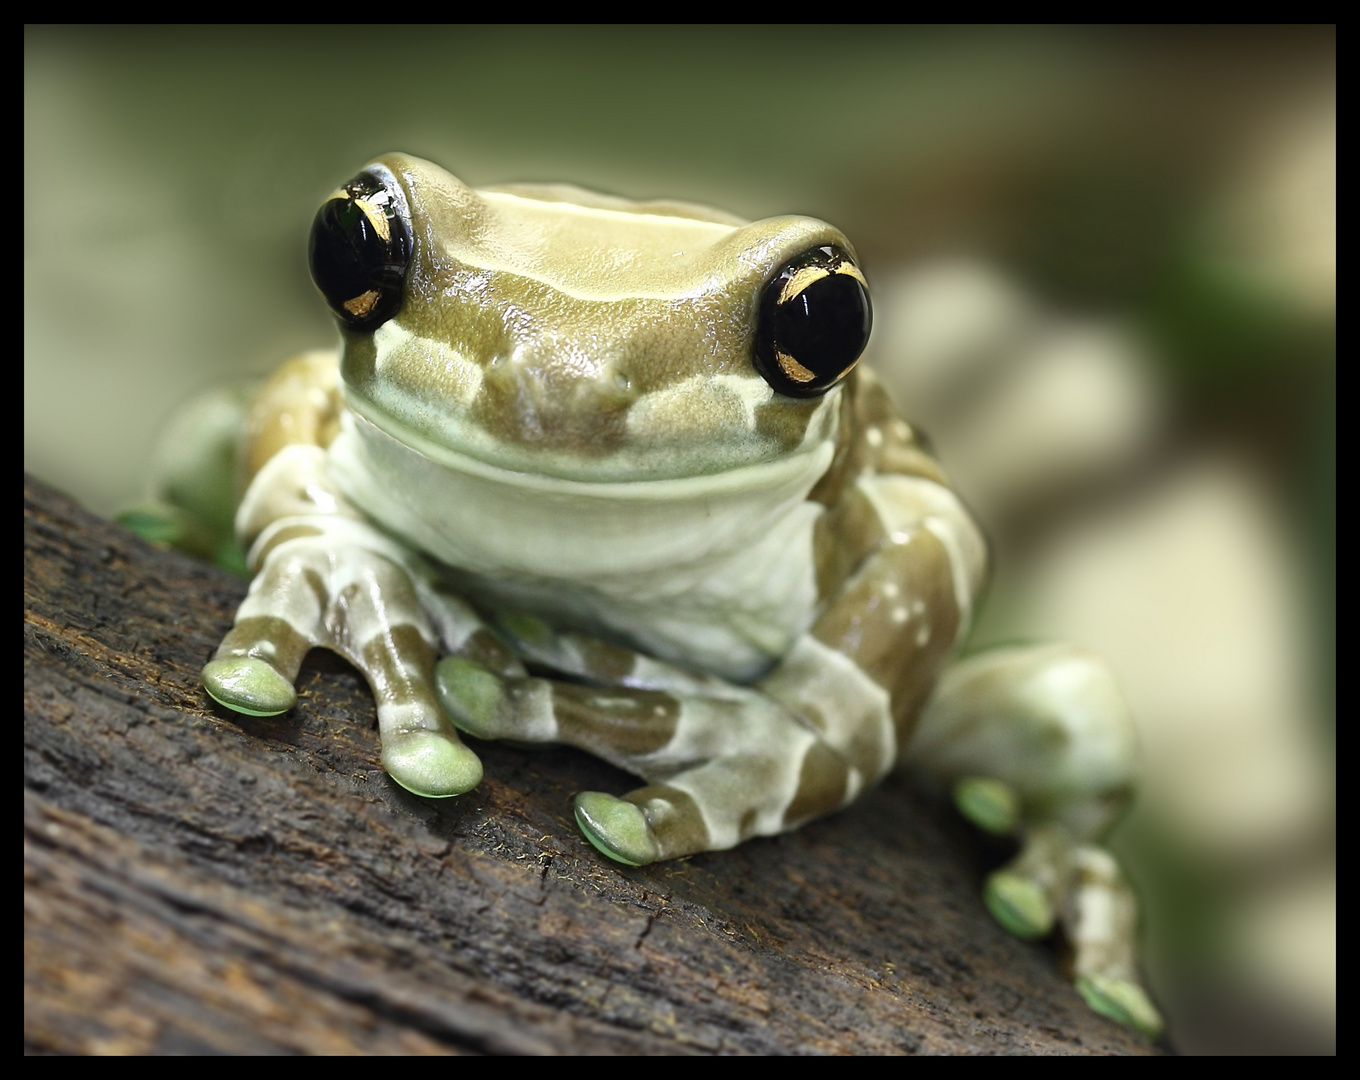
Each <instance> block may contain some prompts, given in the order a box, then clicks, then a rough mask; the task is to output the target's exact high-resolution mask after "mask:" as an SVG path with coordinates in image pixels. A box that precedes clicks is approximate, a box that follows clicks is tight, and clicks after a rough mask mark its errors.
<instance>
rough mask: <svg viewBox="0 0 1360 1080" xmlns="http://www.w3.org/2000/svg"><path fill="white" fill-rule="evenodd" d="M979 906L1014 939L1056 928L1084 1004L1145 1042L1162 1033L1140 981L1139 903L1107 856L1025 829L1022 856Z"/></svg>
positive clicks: (1047, 828)
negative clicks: (1136, 1032)
mask: <svg viewBox="0 0 1360 1080" xmlns="http://www.w3.org/2000/svg"><path fill="white" fill-rule="evenodd" d="M983 899H984V901H985V902H986V904H987V908H988V910H989V911H991V913H992V915H993V917H994V918H995V919H996V921H997V922H999V923H1000V924H1001V925H1002V926H1004V927H1005V928H1006V929H1007V930H1009V931H1010V932H1011V933H1013V934H1015V935H1016V936H1017V937H1021V938H1026V939H1036V938H1042V937H1046V936H1047V935H1048V934H1049V933H1050V932H1051V931H1052V930H1053V928H1054V927H1055V926H1061V927H1062V930H1063V934H1064V936H1065V937H1066V938H1067V941H1068V943H1069V944H1070V945H1071V946H1072V949H1073V965H1072V966H1073V975H1074V980H1075V982H1076V988H1077V990H1078V992H1079V993H1080V994H1081V996H1082V997H1083V998H1084V999H1085V1000H1086V1003H1087V1004H1088V1005H1090V1006H1091V1008H1093V1009H1094V1010H1095V1011H1096V1012H1098V1013H1101V1014H1102V1015H1104V1016H1108V1017H1111V1018H1112V1019H1114V1020H1118V1021H1119V1022H1120V1023H1124V1024H1128V1025H1130V1026H1131V1027H1134V1028H1137V1029H1138V1030H1139V1031H1141V1032H1142V1033H1143V1034H1145V1035H1147V1036H1148V1037H1149V1038H1153V1039H1155V1038H1157V1036H1158V1035H1160V1034H1161V1030H1162V1018H1161V1015H1160V1013H1158V1011H1157V1008H1156V1006H1154V1005H1153V1004H1152V1001H1151V999H1150V998H1149V997H1148V995H1147V992H1146V991H1145V990H1144V989H1143V987H1142V985H1141V984H1140V983H1139V981H1138V975H1137V965H1136V962H1135V957H1136V938H1137V922H1138V915H1137V902H1136V900H1135V898H1134V895H1133V891H1132V889H1130V887H1129V884H1128V882H1127V881H1126V880H1125V879H1124V875H1123V874H1122V873H1121V871H1120V869H1119V864H1118V862H1117V861H1116V860H1115V858H1114V857H1113V856H1112V855H1110V853H1109V852H1107V851H1105V850H1104V849H1103V848H1100V847H1097V846H1096V845H1094V844H1083V843H1076V842H1074V841H1073V839H1072V833H1071V831H1070V830H1069V829H1068V828H1067V827H1065V826H1063V825H1060V824H1055V823H1048V824H1044V825H1032V826H1029V827H1028V828H1026V829H1025V830H1024V840H1023V843H1022V846H1021V849H1020V853H1019V854H1018V855H1017V856H1016V857H1015V858H1014V859H1013V860H1012V861H1011V862H1010V863H1009V864H1007V865H1006V866H1004V867H1003V868H1002V869H1000V870H997V871H996V872H995V873H993V874H992V875H991V876H990V877H988V879H987V883H986V885H985V886H984V888H983Z"/></svg>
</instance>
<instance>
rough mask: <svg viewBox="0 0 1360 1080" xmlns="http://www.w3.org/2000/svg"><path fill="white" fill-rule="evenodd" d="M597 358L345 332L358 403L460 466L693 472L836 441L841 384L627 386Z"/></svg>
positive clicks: (599, 474)
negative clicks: (467, 354)
mask: <svg viewBox="0 0 1360 1080" xmlns="http://www.w3.org/2000/svg"><path fill="white" fill-rule="evenodd" d="M596 366H597V367H598V369H599V370H595V371H591V372H589V373H588V374H586V375H578V376H576V377H575V378H571V377H567V376H563V375H562V373H561V372H560V371H558V370H556V369H554V368H550V367H549V362H548V361H545V360H542V359H539V360H535V361H533V362H523V363H515V362H510V363H506V364H497V365H488V366H486V367H483V366H480V365H477V364H473V363H471V362H470V361H468V360H466V359H465V358H463V357H462V356H460V355H459V354H458V353H457V352H456V351H455V350H453V349H451V348H449V347H447V346H441V345H439V344H438V343H437V342H434V341H431V340H430V339H427V338H424V337H420V336H418V335H415V334H413V333H411V332H410V331H408V330H405V329H403V328H402V327H401V326H400V325H398V324H397V323H395V322H394V323H389V324H386V325H384V326H382V327H380V328H379V329H378V330H377V331H376V333H375V334H373V335H368V336H365V337H358V336H351V335H346V340H345V348H344V351H343V355H342V359H341V373H342V376H343V379H344V383H345V391H346V398H347V401H348V403H349V405H350V408H351V409H352V410H353V411H354V412H355V413H356V414H358V415H360V416H362V417H364V418H365V419H366V420H368V421H369V422H370V423H371V424H373V425H375V426H376V427H377V428H379V429H381V430H382V431H385V432H387V433H388V434H389V435H391V436H392V437H393V438H395V439H397V440H399V441H400V442H402V443H405V444H406V445H407V446H410V447H412V448H419V450H420V452H421V453H422V454H424V455H426V456H427V457H430V458H431V459H433V460H436V461H440V462H442V463H445V464H447V465H448V466H449V467H450V468H458V469H466V468H468V467H471V466H469V465H468V464H467V462H469V461H471V462H475V463H480V464H482V465H486V466H491V467H494V468H498V469H501V470H506V471H510V472H517V473H523V474H527V475H528V476H530V477H542V478H555V479H558V480H571V481H578V482H584V483H603V484H620V483H638V482H647V481H662V480H681V479H685V478H688V477H711V476H716V475H720V474H723V473H727V472H733V471H740V470H743V469H746V468H749V467H752V466H757V465H762V464H766V463H773V462H775V461H778V460H781V459H799V458H806V457H807V456H808V455H810V454H811V453H812V452H813V451H814V450H815V449H816V448H817V447H818V446H820V445H822V444H824V443H832V442H834V440H835V438H836V431H837V422H838V414H839V412H840V409H839V401H840V396H841V395H840V391H839V388H837V389H836V390H833V391H831V392H830V393H828V394H827V395H825V396H824V397H822V398H819V399H814V400H809V399H794V398H787V397H783V396H781V395H778V394H775V393H774V392H773V391H772V390H771V388H770V386H769V385H768V384H767V383H766V382H765V381H764V380H763V379H762V378H761V377H760V376H759V375H757V374H756V373H755V371H754V370H751V371H749V372H744V373H742V372H738V373H724V372H719V373H716V374H714V373H703V374H695V375H690V376H686V377H683V378H675V379H674V380H673V381H670V382H668V383H664V384H662V385H659V386H657V387H656V388H654V389H651V390H649V391H647V392H623V391H620V390H619V389H617V386H616V381H615V380H614V379H613V378H611V377H610V375H609V372H610V369H609V368H608V367H607V366H606V365H596ZM696 366H698V365H696ZM507 368H508V369H510V370H508V371H507V370H506V369H507ZM545 371H546V374H545Z"/></svg>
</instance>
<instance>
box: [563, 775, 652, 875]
mask: <svg viewBox="0 0 1360 1080" xmlns="http://www.w3.org/2000/svg"><path fill="white" fill-rule="evenodd" d="M576 824H577V825H579V826H580V827H581V832H583V833H584V834H585V838H586V839H587V840H589V841H590V842H591V843H592V844H594V845H595V847H596V848H598V849H599V850H600V852H601V853H603V854H605V855H608V856H609V857H610V858H611V859H614V860H615V861H616V862H621V863H627V864H628V865H629V866H645V865H646V864H647V863H652V862H656V859H657V856H658V855H659V854H660V851H659V850H658V848H657V843H656V839H655V837H653V836H652V830H651V827H650V826H649V825H648V824H647V816H646V815H645V814H644V813H643V812H642V808H641V807H639V806H635V805H634V804H633V803H630V802H625V801H624V800H623V799H616V798H614V796H613V795H605V794H603V793H602V792H599V791H583V792H581V794H579V795H577V796H576Z"/></svg>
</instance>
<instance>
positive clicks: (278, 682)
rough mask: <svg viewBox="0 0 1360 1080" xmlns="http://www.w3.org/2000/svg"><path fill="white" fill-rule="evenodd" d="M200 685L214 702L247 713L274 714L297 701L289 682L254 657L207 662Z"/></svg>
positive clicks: (248, 714)
mask: <svg viewBox="0 0 1360 1080" xmlns="http://www.w3.org/2000/svg"><path fill="white" fill-rule="evenodd" d="M203 688H204V689H205V690H207V691H208V694H209V695H210V696H211V697H212V699H213V700H214V701H217V702H219V703H220V704H222V705H225V706H226V707H227V708H228V709H234V710H235V711H236V712H239V713H245V714H246V715H247V716H277V715H278V714H279V713H283V712H287V711H288V710H289V709H291V708H292V707H293V706H294V705H295V704H296V703H297V691H296V690H294V689H293V684H292V682H291V681H290V680H289V679H288V678H286V677H285V676H284V675H282V674H280V673H279V671H278V670H277V669H276V668H275V667H274V666H273V665H272V664H270V663H268V662H267V661H265V660H261V659H260V658H259V657H257V656H231V657H226V658H224V659H221V660H212V661H210V662H209V663H208V664H206V665H205V666H204V668H203Z"/></svg>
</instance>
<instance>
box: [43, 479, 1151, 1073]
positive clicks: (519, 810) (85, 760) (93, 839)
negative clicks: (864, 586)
mask: <svg viewBox="0 0 1360 1080" xmlns="http://www.w3.org/2000/svg"><path fill="white" fill-rule="evenodd" d="M24 496H25V503H24V781H25V802H24V830H25V831H24V875H25V876H24V955H25V962H24V1039H25V1049H26V1050H28V1051H29V1052H37V1053H78V1054H95V1053H184V1052H189V1053H203V1052H225V1053H233V1054H244V1053H317V1054H334V1053H400V1054H426V1053H428V1054H449V1053H477V1052H481V1053H488V1052H489V1053H515V1054H537V1053H545V1054H546V1053H610V1054H622V1053H628V1054H634V1053H660V1054H678V1053H751V1054H775V1053H842V1054H848V1053H856V1054H889V1053H1143V1052H1149V1051H1150V1049H1151V1048H1149V1047H1148V1046H1146V1045H1145V1044H1144V1043H1143V1042H1142V1041H1140V1040H1139V1039H1138V1037H1137V1036H1135V1035H1134V1034H1132V1033H1131V1032H1129V1031H1127V1030H1125V1029H1124V1028H1121V1027H1119V1026H1117V1025H1115V1024H1113V1023H1111V1022H1109V1021H1106V1020H1104V1019H1102V1018H1100V1017H1098V1016H1096V1015H1094V1014H1093V1013H1091V1012H1089V1011H1088V1010H1087V1009H1086V1008H1085V1006H1084V1005H1083V1004H1082V1002H1081V1000H1080V998H1079V997H1078V996H1077V994H1076V993H1075V992H1074V991H1073V990H1072V988H1071V987H1070V986H1069V985H1068V984H1067V983H1066V982H1065V981H1064V980H1063V979H1062V978H1061V976H1060V974H1059V972H1058V960H1057V957H1056V955H1055V953H1054V951H1053V949H1052V948H1051V947H1046V946H1044V945H1041V944H1040V945H1035V944H1026V943H1024V942H1020V941H1017V940H1015V939H1014V938H1011V937H1009V936H1008V935H1006V934H1005V933H1004V932H1002V931H1001V929H1000V928H999V927H997V926H996V925H995V924H994V923H993V922H992V920H991V919H990V918H989V916H988V915H987V913H986V911H985V910H984V908H983V906H982V903H981V901H980V899H979V890H980V886H981V882H982V878H983V876H984V873H985V872H986V871H987V870H988V869H989V868H990V867H991V866H992V865H994V864H995V862H996V861H997V860H998V858H999V857H1000V855H1001V854H1002V853H1000V852H998V851H996V850H994V849H992V848H989V847H988V846H986V845H985V844H984V843H983V842H982V841H981V840H980V839H979V838H978V837H976V836H975V835H973V834H972V833H971V832H970V831H969V830H968V829H967V828H966V827H965V826H964V825H963V824H962V823H961V822H959V821H958V820H956V819H955V817H954V816H953V815H952V813H951V812H950V810H949V809H948V808H947V807H945V806H942V805H941V804H940V802H939V800H937V799H931V798H928V797H926V796H925V795H923V794H921V793H920V792H918V791H917V790H915V789H914V787H913V785H912V784H911V783H910V781H909V780H908V779H907V778H906V777H903V776H898V777H894V778H892V779H890V780H889V781H888V782H887V783H885V784H884V785H883V786H882V787H881V788H879V789H878V790H877V791H875V792H873V793H871V794H870V795H868V796H867V797H865V798H864V799H862V800H860V801H859V802H858V803H857V804H856V805H855V806H853V807H852V808H850V809H849V810H847V811H844V812H842V813H840V814H838V815H835V816H834V817H832V818H830V819H827V820H825V821H821V822H816V823H813V824H812V825H810V826H807V827H805V828H803V829H802V830H800V831H799V832H796V833H793V834H791V835H788V836H782V837H778V838H776V839H771V840H757V841H753V842H751V843H748V844H745V845H743V846H742V847H740V848H738V849H737V850H735V851H730V852H723V853H717V854H711V855H704V856H697V857H694V858H690V859H685V860H681V861H679V862H673V863H662V864H659V865H656V866H651V867H645V868H641V869H626V868H621V867H619V866H617V865H614V864H612V863H610V862H608V861H606V860H605V859H604V858H603V857H601V856H599V855H598V854H596V853H595V852H594V850H593V849H592V848H590V846H589V845H588V844H587V843H586V842H585V841H584V839H583V838H582V837H581V836H580V834H579V833H578V832H577V829H576V826H575V823H574V822H573V820H572V812H571V797H572V795H573V793H574V792H576V791H579V790H582V789H597V790H604V791H617V792H622V791H625V790H627V789H628V788H630V787H631V786H633V784H632V782H631V780H630V778H629V777H627V776H625V775H624V774H622V773H619V772H617V771H615V770H613V769H612V768H610V767H609V766H607V765H605V764H603V763H601V762H599V761H596V760H595V759H593V758H591V757H589V756H587V755H585V754H582V753H579V752H576V751H573V750H569V749H565V748H558V749H548V750H538V751H533V750H526V749H520V748H515V747H508V746H503V745H498V744H494V743H476V744H474V745H475V746H476V749H477V750H478V752H479V753H481V755H482V757H483V760H484V762H485V765H486V779H485V781H484V782H483V784H482V786H481V787H480V788H479V789H478V790H477V791H475V792H473V793H471V794H468V795H466V796H463V797H461V798H457V799H450V800H444V801H440V802H432V801H425V800H422V799H419V798H416V797H414V796H412V795H409V794H408V793H406V792H404V791H403V790H401V789H400V788H398V787H397V786H396V785H394V784H393V783H391V782H390V781H389V780H388V779H387V777H386V775H385V774H384V773H383V771H382V770H381V768H380V767H379V766H378V738H377V733H376V730H375V727H374V720H375V711H374V706H373V702H372V699H371V697H370V696H369V694H368V692H367V689H366V687H365V685H364V684H363V681H362V679H361V678H360V677H359V675H358V674H357V672H355V671H354V670H353V669H352V668H350V667H349V666H348V665H346V664H345V663H343V662H342V661H340V660H338V659H336V658H334V657H332V656H331V655H330V654H327V653H322V652H314V653H313V654H312V655H311V657H310V658H309V660H308V662H307V664H306V665H305V666H304V669H303V672H302V675H301V677H300V679H299V700H298V705H297V707H296V708H295V709H294V710H293V711H292V712H290V713H288V714H286V715H284V716H280V717H274V718H271V719H251V718H247V717H243V716H240V715H237V714H235V713H231V712H229V711H227V710H224V709H221V708H220V707H218V706H216V705H215V704H214V703H213V702H212V701H211V700H210V699H209V698H208V697H207V695H206V694H205V693H204V692H203V690H202V688H201V686H200V685H199V680H198V673H199V669H200V668H201V666H202V664H203V663H204V662H205V661H206V660H207V659H208V658H209V657H210V656H211V654H212V652H213V650H214V648H215V646H216V644H217V642H218V640H219V639H220V638H221V636H222V634H223V633H224V631H225V630H226V629H227V628H228V627H229V626H230V625H231V620H232V614H233V611H234V609H235V607H236V605H237V604H238V603H239V601H240V600H241V598H242V596H243V595H244V592H245V585H244V583H242V582H240V581H238V580H236V579H234V578H232V577H230V576H229V575H227V574H225V573H223V572H221V571H218V570H216V569H214V568H213V567H210V566H206V565H204V564H201V563H198V562H195V561H194V560H192V559H189V558H186V557H184V556H181V555H178V554H175V553H172V552H162V551H156V550H154V549H152V548H150V547H148V546H147V545H145V544H143V543H142V542H141V541H140V540H138V539H137V538H136V537H134V536H132V535H131V534H130V533H128V532H126V531H125V530H123V529H122V528H120V527H119V526H117V525H115V524H112V523H109V522H107V521H102V520H100V519H98V518H96V517H94V516H93V515H91V514H89V513H87V512H85V511H83V510H82V509H80V508H79V507H77V506H75V505H74V504H73V503H71V502H70V501H69V500H68V499H66V498H65V497H63V496H61V495H60V494H58V493H56V492H54V491H52V490H51V489H48V488H46V487H44V486H43V485H41V484H39V483H37V482H33V481H27V482H26V484H25V491H24Z"/></svg>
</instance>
